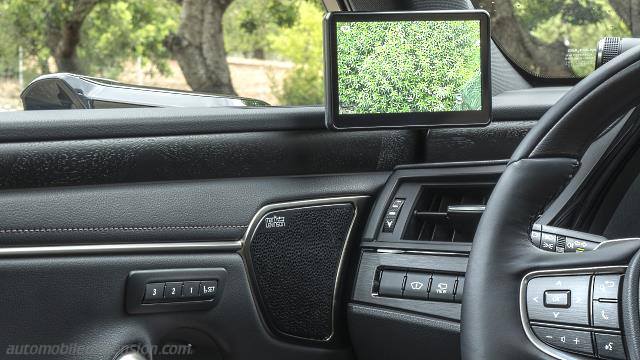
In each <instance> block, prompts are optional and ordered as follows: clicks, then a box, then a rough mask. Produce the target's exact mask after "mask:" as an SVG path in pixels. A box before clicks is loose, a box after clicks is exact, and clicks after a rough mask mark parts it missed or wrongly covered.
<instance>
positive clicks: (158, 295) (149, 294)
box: [144, 283, 164, 303]
mask: <svg viewBox="0 0 640 360" xmlns="http://www.w3.org/2000/svg"><path fill="white" fill-rule="evenodd" d="M163 294H164V283H153V284H147V285H146V286H145V288H144V302H145V303H149V302H154V301H160V300H162V296H163Z"/></svg>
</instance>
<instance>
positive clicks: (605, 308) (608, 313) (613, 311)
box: [593, 301, 620, 329]
mask: <svg viewBox="0 0 640 360" xmlns="http://www.w3.org/2000/svg"><path fill="white" fill-rule="evenodd" d="M593 326H596V327H604V328H609V329H619V328H620V323H619V321H618V304H617V303H610V302H609V303H603V302H600V301H594V302H593Z"/></svg>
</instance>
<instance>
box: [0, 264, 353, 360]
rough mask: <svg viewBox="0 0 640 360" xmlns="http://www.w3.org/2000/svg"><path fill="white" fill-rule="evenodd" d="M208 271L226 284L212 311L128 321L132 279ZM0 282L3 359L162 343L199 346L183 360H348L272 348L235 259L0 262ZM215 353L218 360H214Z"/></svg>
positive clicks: (109, 353) (97, 354)
mask: <svg viewBox="0 0 640 360" xmlns="http://www.w3.org/2000/svg"><path fill="white" fill-rule="evenodd" d="M212 267H215V268H224V269H226V270H227V279H226V283H225V286H224V289H223V293H222V294H223V296H221V297H220V299H219V301H218V303H217V305H216V306H215V307H213V308H212V309H211V310H208V311H184V312H172V313H160V314H146V315H130V314H127V313H126V311H125V307H124V299H125V298H124V296H125V287H126V283H127V276H128V274H129V272H130V271H134V270H144V269H181V268H212ZM0 280H1V281H2V283H3V284H4V285H5V286H6V288H7V289H11V290H10V291H9V293H10V294H6V295H5V296H2V297H0V307H1V308H2V312H3V316H2V317H0V326H2V328H3V336H2V337H1V338H0V348H2V351H3V353H4V352H5V349H8V350H9V351H11V349H14V350H15V351H16V354H17V353H18V352H19V351H20V349H21V347H20V346H21V345H25V346H27V347H26V349H27V350H23V351H26V353H25V354H23V356H19V357H20V358H27V359H45V358H46V359H96V360H97V359H111V358H112V357H113V356H114V355H115V354H116V353H117V352H118V351H119V350H120V349H121V348H123V347H125V346H127V345H130V344H143V345H145V344H147V345H150V344H153V345H159V346H160V347H162V345H164V344H166V342H165V341H163V340H164V339H166V340H167V341H168V340H173V342H178V343H179V342H183V343H199V345H194V349H193V351H194V353H193V354H194V355H195V356H199V357H194V356H185V357H183V358H184V359H191V358H195V359H213V360H215V359H218V358H224V359H255V358H259V357H263V356H264V354H278V356H277V357H278V358H281V359H300V358H301V357H304V358H306V359H328V358H332V359H347V358H349V354H350V352H349V351H347V350H332V349H323V348H311V347H303V346H299V345H293V344H288V343H284V342H281V341H277V340H274V338H273V337H271V336H270V335H269V334H268V332H267V330H266V328H265V327H263V326H262V325H261V318H260V315H259V314H258V312H257V309H256V306H255V304H254V303H253V300H252V295H251V291H250V289H249V282H248V279H247V277H246V274H245V270H244V264H243V261H242V258H241V257H240V255H238V254H232V253H231V254H222V253H221V254H216V253H208V254H203V253H184V254H164V255H158V254H156V255H135V256H133V255H121V256H115V255H113V256H112V255H108V256H73V257H66V256H65V257H38V258H19V259H2V261H0ZM185 329H190V330H189V331H186V330H185ZM198 334H199V335H198ZM202 338H204V339H207V341H202ZM32 344H33V345H43V346H47V345H50V346H55V345H62V344H66V345H67V346H69V347H72V349H76V350H72V351H74V352H73V354H72V355H71V356H70V355H69V354H60V353H59V354H55V351H53V350H52V351H50V353H49V354H50V355H47V354H44V355H41V356H40V355H37V350H36V349H32V350H28V349H31V347H30V346H29V345H32ZM12 346H13V347H12ZM24 348H25V347H22V349H24ZM30 351H34V352H35V353H31V352H30ZM42 351H43V352H45V351H46V349H45V350H42ZM76 351H77V352H76ZM215 352H219V353H220V354H221V357H216V356H215ZM212 354H213V355H212ZM4 356H6V355H5V354H3V358H4ZM156 358H162V357H156Z"/></svg>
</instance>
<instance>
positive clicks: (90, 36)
mask: <svg viewBox="0 0 640 360" xmlns="http://www.w3.org/2000/svg"><path fill="white" fill-rule="evenodd" d="M179 12H180V5H179V4H177V3H176V2H175V1H172V0H135V1H102V2H100V3H99V4H98V5H96V7H95V9H94V10H93V12H92V13H91V14H90V15H89V16H88V17H87V19H86V21H85V25H84V26H83V32H82V39H83V43H82V45H81V46H80V47H79V49H78V55H79V58H80V60H81V64H82V67H83V68H84V69H85V70H86V72H87V73H89V74H95V75H101V76H107V77H115V76H117V75H118V74H119V73H120V72H121V71H122V68H123V65H124V64H125V63H126V62H127V61H131V60H132V59H136V58H141V59H142V61H143V62H145V63H151V64H153V65H155V66H156V68H157V69H158V70H160V72H161V73H166V72H167V71H168V66H167V60H168V59H169V58H170V57H171V54H170V53H169V51H168V50H167V48H166V47H165V46H164V45H163V41H164V39H165V38H166V37H167V36H169V34H170V33H171V32H172V31H175V30H176V29H177V28H178V18H177V16H176V14H178V13H179Z"/></svg>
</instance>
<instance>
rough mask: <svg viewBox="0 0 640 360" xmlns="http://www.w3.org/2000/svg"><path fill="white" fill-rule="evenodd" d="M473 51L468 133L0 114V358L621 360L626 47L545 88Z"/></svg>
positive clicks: (198, 112) (180, 112)
mask: <svg viewBox="0 0 640 360" xmlns="http://www.w3.org/2000/svg"><path fill="white" fill-rule="evenodd" d="M324 3H325V5H326V8H327V10H328V11H338V10H341V11H342V12H346V13H349V12H385V11H405V12H406V11H430V10H472V9H473V8H474V6H473V4H472V3H471V2H470V1H467V0H447V1H441V0H406V1H404V0H403V1H392V0H326V1H325V2H324ZM487 44H488V47H487V57H488V59H490V64H491V66H490V72H488V73H487V74H486V80H487V83H488V84H489V89H490V97H491V98H490V99H489V100H490V102H491V109H490V110H491V112H490V120H491V122H490V124H483V125H482V126H476V125H477V124H473V125H469V126H447V125H446V124H438V126H430V127H428V128H425V127H416V128H414V127H394V128H384V127H383V128H380V129H378V128H375V127H372V128H361V129H348V130H335V129H330V127H331V126H327V123H326V121H327V111H329V110H328V109H327V110H325V107H323V106H304V107H269V106H259V105H260V104H253V105H255V106H233V105H225V106H218V107H206V106H189V107H153V106H145V107H128V108H101V109H89V108H87V109H73V110H56V111H47V110H34V111H19V112H11V113H9V112H7V113H2V114H1V115H0V120H1V121H0V214H1V215H0V219H1V220H0V221H1V224H0V241H1V244H2V245H1V246H0V280H1V282H2V284H3V288H4V289H5V291H4V293H3V295H2V296H0V311H1V313H2V315H1V316H0V329H2V330H1V331H0V334H1V335H0V354H2V355H0V358H3V359H5V358H13V357H12V356H11V355H12V353H11V352H10V350H11V349H12V350H11V351H16V350H15V349H18V347H19V346H30V345H34V344H35V345H42V344H61V345H60V346H63V347H64V346H66V347H68V348H69V349H67V350H69V352H68V353H64V351H62V352H59V353H58V354H57V355H48V356H39V355H33V354H32V355H27V354H24V356H18V358H29V359H30V358H34V359H44V358H46V359H51V358H56V359H57V358H59V359H87V360H88V359H107V360H116V359H117V360H143V359H147V360H153V359H209V360H216V359H238V360H253V359H264V358H266V359H280V360H284V359H307V360H326V359H345V360H347V359H349V360H350V359H366V360H382V359H403V360H411V359H438V360H448V359H452V360H453V359H486V360H513V359H520V360H524V359H593V358H600V359H640V294H639V287H640V252H639V251H640V221H638V218H637V217H636V216H638V214H640V177H639V175H640V148H639V146H638V144H640V112H639V111H638V109H637V108H636V107H637V105H638V104H640V87H639V86H638V80H637V79H638V78H640V49H638V48H631V49H629V50H628V51H625V52H624V53H622V54H621V55H619V56H616V57H615V58H612V59H610V60H609V61H608V62H607V63H606V64H604V65H602V66H600V67H599V68H598V69H597V70H596V71H594V72H593V73H592V74H591V75H589V76H587V77H585V78H584V79H582V80H580V81H578V80H576V81H573V80H567V81H565V82H563V83H560V84H550V83H548V82H545V80H544V79H534V78H532V77H531V76H530V75H529V74H528V73H526V72H525V71H522V69H520V68H519V67H518V66H517V64H515V63H514V62H513V61H512V60H510V59H509V58H508V57H506V56H505V55H504V53H503V50H502V49H501V48H500V47H499V46H498V45H497V44H496V43H495V42H494V41H492V40H490V39H487ZM487 70H489V69H487ZM74 81H79V80H77V79H76V80H74ZM131 94H132V95H131V96H135V93H131ZM36 95H37V94H36ZM36 95H34V96H36ZM163 96H164V95H163ZM487 97H489V96H487ZM58 100H59V99H58ZM156 100H157V98H156ZM149 101H154V99H153V98H149ZM41 105H42V104H35V105H33V106H34V109H40V108H41V107H39V106H41ZM382 117H384V114H383V115H382ZM381 121H384V119H382V120H381ZM184 346H186V347H188V349H189V351H188V353H180V351H178V350H180V349H183V348H184ZM153 347H161V348H164V349H167V348H168V349H177V350H176V351H175V352H173V353H171V352H170V351H169V352H164V353H161V354H156V353H154V354H152V352H151V351H149V349H150V348H153ZM4 349H7V350H6V351H5V350H4ZM71 352H74V353H75V355H71ZM78 354H81V355H78Z"/></svg>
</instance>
